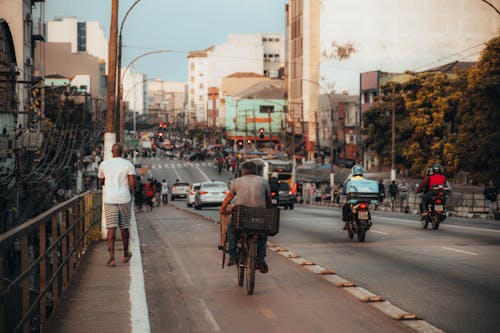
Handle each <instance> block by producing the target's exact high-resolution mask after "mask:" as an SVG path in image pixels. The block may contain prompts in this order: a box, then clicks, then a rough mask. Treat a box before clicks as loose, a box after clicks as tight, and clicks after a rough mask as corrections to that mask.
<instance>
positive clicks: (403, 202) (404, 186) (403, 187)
mask: <svg viewBox="0 0 500 333" xmlns="http://www.w3.org/2000/svg"><path fill="white" fill-rule="evenodd" d="M409 190H410V185H408V183H407V182H406V180H405V179H403V180H402V181H401V183H399V185H398V192H399V207H400V208H406V207H407V206H408V191H409Z"/></svg>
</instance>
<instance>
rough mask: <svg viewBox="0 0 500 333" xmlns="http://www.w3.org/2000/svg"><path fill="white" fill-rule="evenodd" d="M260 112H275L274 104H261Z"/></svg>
mask: <svg viewBox="0 0 500 333" xmlns="http://www.w3.org/2000/svg"><path fill="white" fill-rule="evenodd" d="M259 108H260V110H259V112H260V113H273V112H274V105H261V106H260V107H259Z"/></svg>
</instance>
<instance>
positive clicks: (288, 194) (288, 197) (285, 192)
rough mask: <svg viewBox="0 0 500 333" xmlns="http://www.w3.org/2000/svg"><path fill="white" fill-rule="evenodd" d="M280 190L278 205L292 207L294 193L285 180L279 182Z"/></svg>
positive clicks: (286, 207)
mask: <svg viewBox="0 0 500 333" xmlns="http://www.w3.org/2000/svg"><path fill="white" fill-rule="evenodd" d="M279 186H280V192H279V196H278V206H282V207H285V209H288V208H290V209H293V206H294V203H295V194H293V192H292V190H291V189H290V185H288V183H285V182H280V183H279Z"/></svg>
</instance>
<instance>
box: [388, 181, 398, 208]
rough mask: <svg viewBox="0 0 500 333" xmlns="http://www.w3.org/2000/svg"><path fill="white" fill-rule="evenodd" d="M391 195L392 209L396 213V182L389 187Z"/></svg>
mask: <svg viewBox="0 0 500 333" xmlns="http://www.w3.org/2000/svg"><path fill="white" fill-rule="evenodd" d="M389 195H390V196H391V209H392V211H394V208H395V207H396V198H397V197H398V185H397V184H396V181H395V180H393V181H392V182H391V184H390V185H389Z"/></svg>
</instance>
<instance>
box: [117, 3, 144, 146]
mask: <svg viewBox="0 0 500 333" xmlns="http://www.w3.org/2000/svg"><path fill="white" fill-rule="evenodd" d="M140 1H141V0H136V1H135V2H134V3H133V4H132V5H131V6H130V7H129V9H128V10H127V12H126V13H125V16H124V17H123V20H122V22H121V23H120V32H119V33H118V51H117V67H118V70H117V71H116V87H117V91H118V94H117V95H118V96H117V98H116V110H118V111H117V115H116V116H115V119H117V120H118V121H117V125H119V126H117V130H116V133H117V134H118V138H117V139H119V141H120V142H121V143H123V138H124V135H123V134H124V133H123V127H122V94H123V91H122V87H121V78H122V46H123V45H122V31H123V25H124V23H125V21H126V20H127V17H128V14H129V13H130V11H131V10H132V9H133V8H134V7H135V6H136V5H137V4H138V3H139V2H140Z"/></svg>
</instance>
